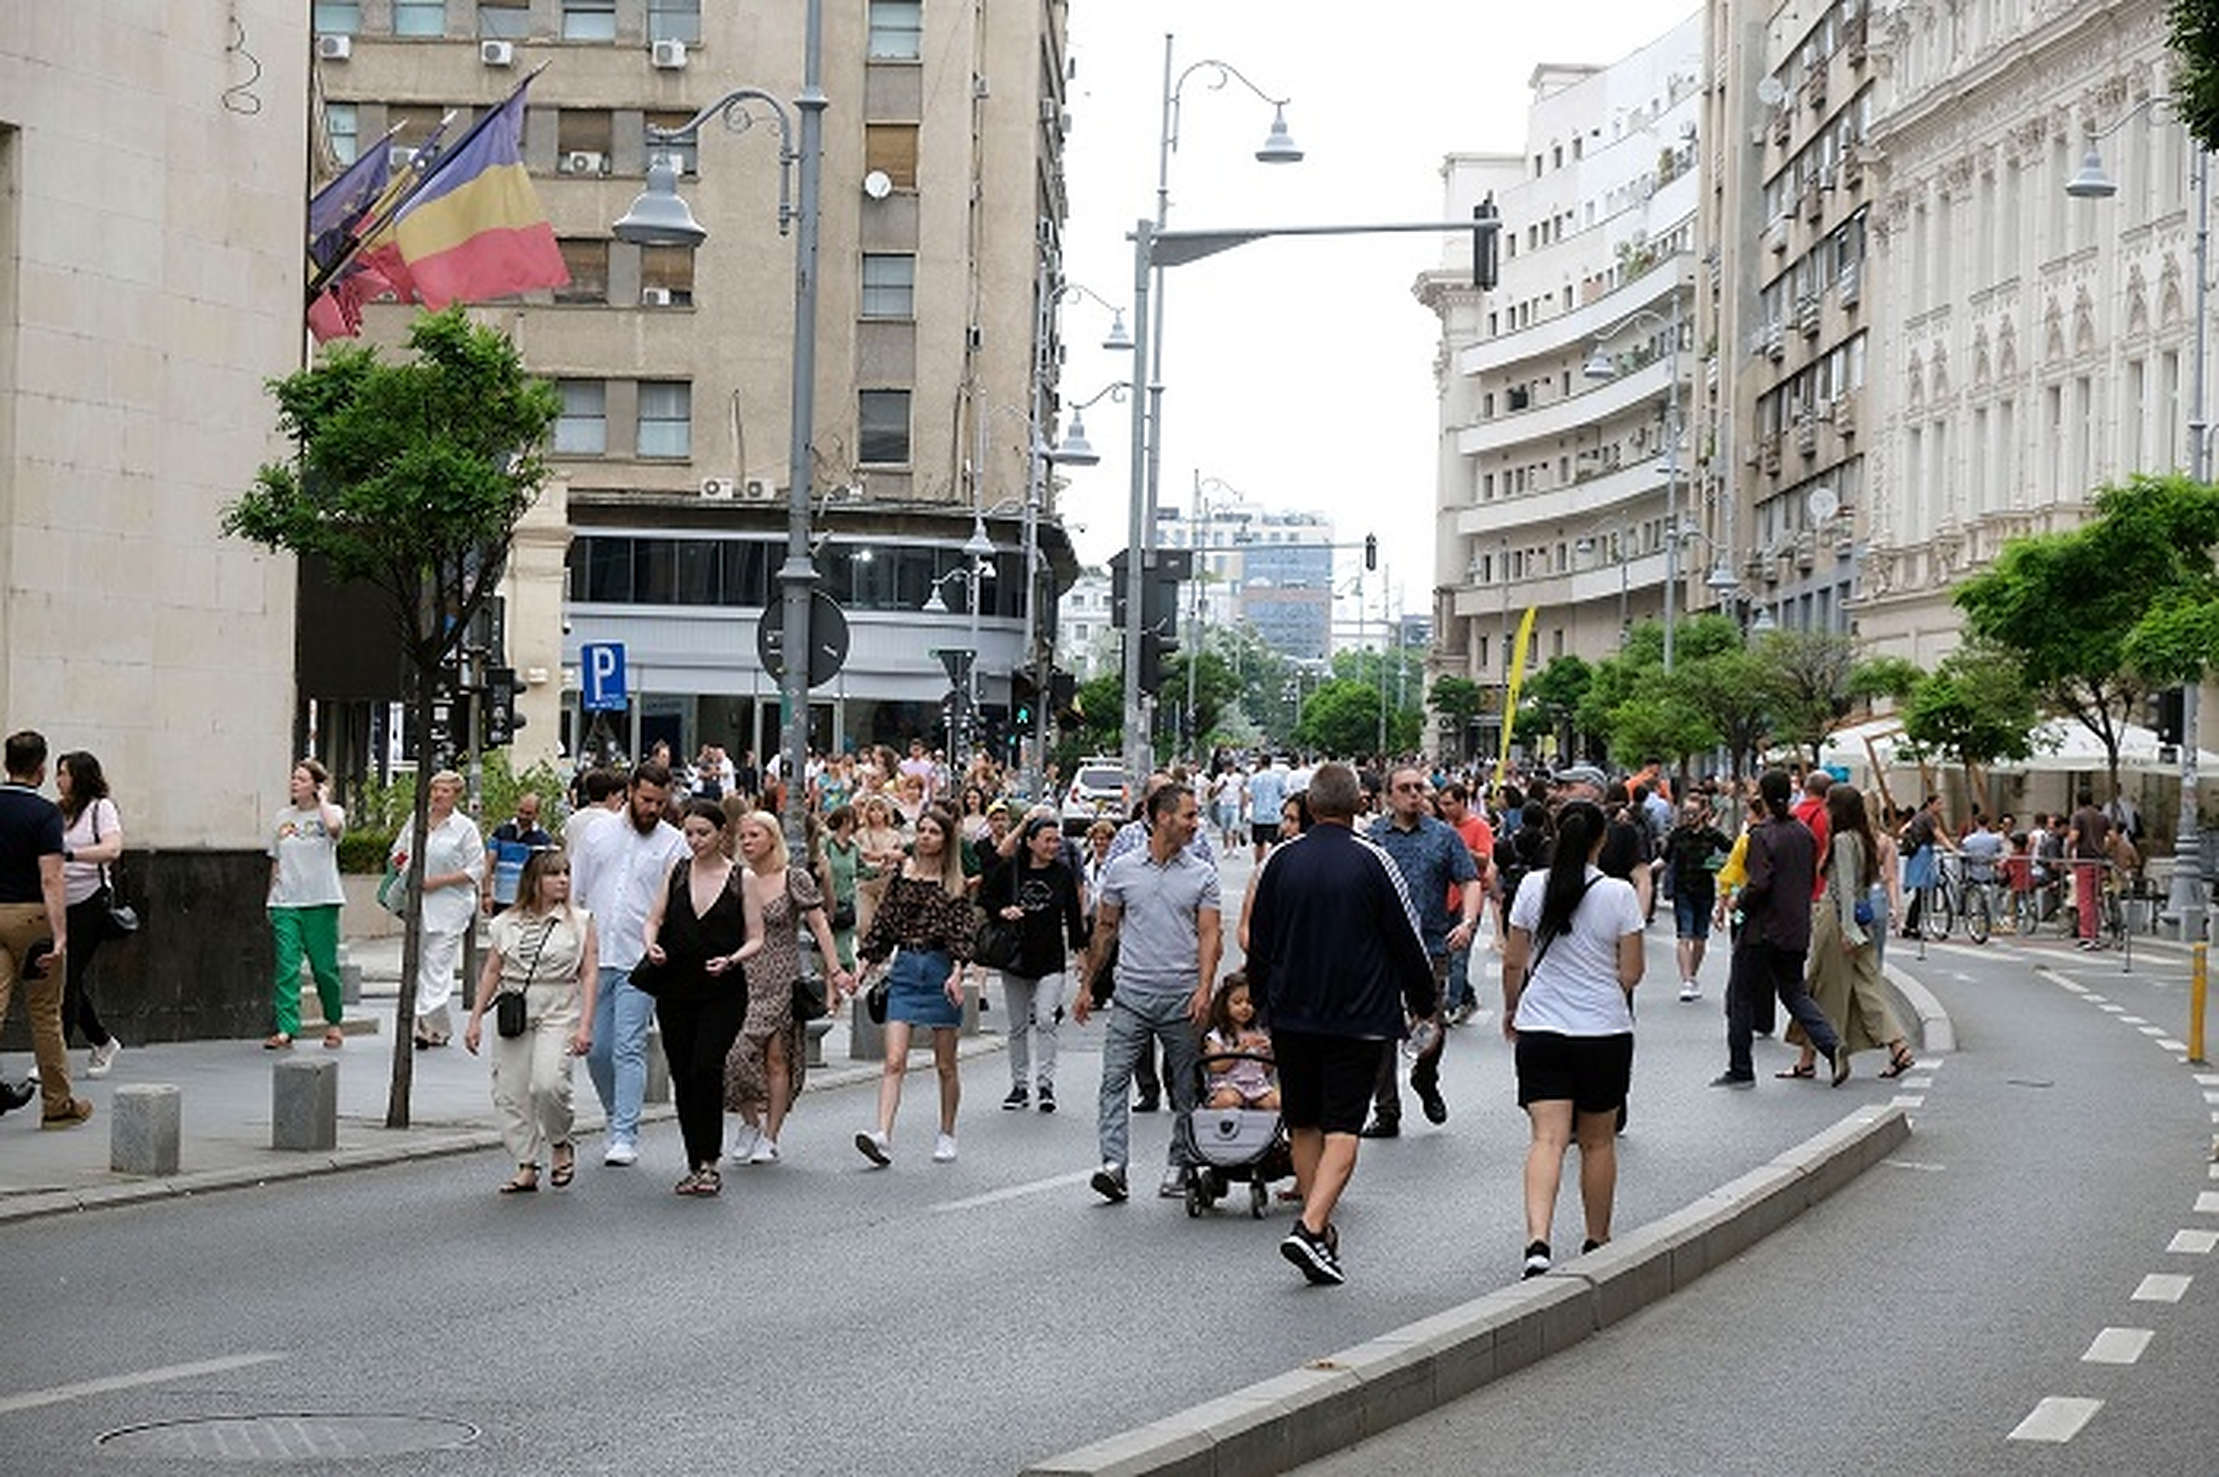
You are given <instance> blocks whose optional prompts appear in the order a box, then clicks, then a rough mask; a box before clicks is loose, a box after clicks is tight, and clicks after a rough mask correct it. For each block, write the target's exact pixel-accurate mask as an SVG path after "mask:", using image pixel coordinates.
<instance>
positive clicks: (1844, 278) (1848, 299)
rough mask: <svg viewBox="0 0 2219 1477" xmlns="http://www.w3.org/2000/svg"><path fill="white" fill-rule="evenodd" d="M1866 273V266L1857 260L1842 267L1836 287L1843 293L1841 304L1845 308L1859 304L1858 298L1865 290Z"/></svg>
mask: <svg viewBox="0 0 2219 1477" xmlns="http://www.w3.org/2000/svg"><path fill="white" fill-rule="evenodd" d="M1864 275H1865V274H1864V267H1863V266H1862V264H1860V263H1857V262H1850V263H1848V264H1847V265H1846V266H1844V267H1843V268H1842V269H1841V276H1840V277H1839V278H1838V279H1837V282H1836V287H1837V290H1838V291H1839V292H1840V294H1841V305H1842V307H1844V308H1845V309H1846V308H1854V307H1855V306H1857V300H1858V298H1859V297H1860V296H1861V295H1862V294H1863V292H1864Z"/></svg>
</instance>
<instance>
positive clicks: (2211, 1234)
mask: <svg viewBox="0 0 2219 1477" xmlns="http://www.w3.org/2000/svg"><path fill="white" fill-rule="evenodd" d="M2214 1247H2219V1231H2175V1232H2174V1233H2173V1239H2172V1240H2171V1241H2168V1242H2166V1243H2165V1249H2166V1250H2167V1251H2177V1252H2180V1253H2181V1254H2182V1255H2184V1256H2209V1255H2210V1254H2211V1251H2212V1248H2214Z"/></svg>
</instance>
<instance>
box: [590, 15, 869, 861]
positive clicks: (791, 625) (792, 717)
mask: <svg viewBox="0 0 2219 1477" xmlns="http://www.w3.org/2000/svg"><path fill="white" fill-rule="evenodd" d="M803 35H804V40H803V43H802V82H801V95H800V96H799V97H797V98H795V99H794V111H795V112H796V113H797V114H799V115H800V131H799V142H798V143H797V142H796V133H795V129H794V125H793V122H792V120H791V119H789V117H788V116H787V113H786V109H785V107H784V106H783V105H782V104H781V103H780V102H779V100H778V99H777V98H775V97H773V96H772V95H771V94H769V93H767V92H765V91H763V90H762V89H761V88H756V87H738V88H734V89H733V90H732V91H730V92H728V93H726V94H725V95H724V96H723V97H722V98H720V99H718V100H717V101H715V102H713V103H711V104H709V105H708V106H707V107H705V108H703V109H702V110H701V111H700V112H698V113H696V114H694V116H693V117H692V118H690V119H688V120H687V121H686V122H684V123H682V124H680V125H679V126H678V127H676V128H658V129H652V130H650V131H649V134H648V137H649V139H650V140H651V141H653V142H656V143H667V142H669V141H671V140H673V139H676V138H678V137H680V136H681V135H683V134H687V133H691V132H692V131H693V130H694V129H696V128H699V127H700V126H701V125H702V124H703V123H705V122H707V121H708V120H709V119H711V118H713V117H717V116H719V115H722V117H723V119H724V125H725V127H726V128H727V129H729V130H730V131H732V132H734V133H742V132H745V131H746V130H747V128H748V127H749V126H750V125H751V124H752V123H753V121H754V118H753V115H752V114H751V113H750V112H749V111H748V105H749V104H750V103H760V104H762V105H763V106H764V107H767V108H769V109H770V110H771V114H772V116H773V118H774V119H775V121H776V123H777V128H778V196H779V198H778V229H779V231H780V232H781V234H783V233H784V232H785V231H786V230H787V229H788V227H789V225H790V226H792V228H793V230H794V342H793V374H792V379H791V389H790V392H789V393H790V397H791V404H792V414H791V416H790V418H789V419H790V421H791V425H790V428H789V434H788V437H787V477H786V480H787V487H786V562H785V563H784V564H783V565H781V566H780V567H779V571H778V585H779V590H780V592H781V623H780V634H781V638H782V639H781V643H780V645H781V650H782V652H783V654H784V660H785V670H784V671H783V672H781V673H780V675H779V679H778V691H779V701H780V702H781V704H782V705H783V706H784V709H785V712H784V715H783V717H784V720H785V722H784V730H783V733H782V736H781V742H780V752H781V753H782V754H783V755H784V765H783V767H784V770H785V776H784V777H785V781H786V805H785V811H784V815H783V817H782V821H783V825H784V828H785V832H786V844H787V845H788V846H789V847H791V848H793V849H794V850H795V854H796V855H801V854H803V848H804V847H805V846H806V843H807V835H808V816H809V799H808V775H809V656H810V644H809V604H810V601H811V599H812V598H813V596H814V593H815V586H816V583H817V567H816V563H815V561H814V560H813V559H812V558H811V556H810V552H809V521H810V520H809V501H810V495H811V489H810V482H811V478H812V475H813V468H812V457H811V453H810V443H811V441H812V440H813V439H814V437H815V431H816V394H817V235H818V229H817V228H818V222H819V217H820V215H821V200H822V195H823V180H824V112H825V108H826V107H827V105H828V104H827V101H826V98H825V95H824V86H823V74H824V0H807V5H806V7H805V12H804V21H803ZM796 166H799V167H798V171H797V169H796ZM796 173H798V175H799V179H800V198H799V203H798V204H795V203H792V196H791V195H790V194H789V193H788V183H789V181H790V180H791V179H792V178H793V177H794V176H795V174H796ZM612 232H613V234H614V235H615V236H616V238H617V239H618V240H619V241H628V242H631V243H633V244H635V245H641V246H686V247H697V246H699V245H700V244H701V243H702V242H703V241H705V240H707V239H708V236H709V233H708V232H707V231H705V230H703V229H702V228H701V226H700V225H699V223H697V222H696V221H695V220H694V218H693V212H692V211H691V210H689V209H688V208H687V207H686V203H685V201H684V200H682V199H680V198H679V196H678V171H677V170H676V168H675V167H673V166H672V164H671V162H670V160H669V158H668V156H658V157H657V158H656V160H655V161H654V163H653V165H652V166H651V167H650V168H649V169H648V172H647V188H646V190H644V191H643V192H642V193H641V194H640V196H639V198H638V199H637V200H635V201H634V202H633V204H632V208H631V210H630V211H628V212H626V214H625V216H624V218H623V219H622V220H620V221H618V222H617V223H616V224H615V226H614V227H613V228H612Z"/></svg>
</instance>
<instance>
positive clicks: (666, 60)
mask: <svg viewBox="0 0 2219 1477" xmlns="http://www.w3.org/2000/svg"><path fill="white" fill-rule="evenodd" d="M647 59H648V61H649V62H651V63H653V64H654V65H655V66H657V67H660V68H662V69H663V70H664V71H666V72H680V71H684V70H685V66H686V43H685V42H683V41H667V40H666V41H658V42H656V43H655V45H654V46H653V47H652V48H651V49H650V50H649V52H648V55H647Z"/></svg>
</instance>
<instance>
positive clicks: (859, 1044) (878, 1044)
mask: <svg viewBox="0 0 2219 1477" xmlns="http://www.w3.org/2000/svg"><path fill="white" fill-rule="evenodd" d="M848 1060H849V1061H851V1062H882V1061H884V1060H886V1028H885V1027H884V1026H882V1025H880V1024H879V1023H878V1022H876V1021H874V1020H872V1019H871V1013H870V1012H869V1011H867V1010H865V1009H864V1008H863V997H862V996H861V995H858V996H856V997H855V1001H854V1003H853V1004H851V1005H850V1006H849V1007H848Z"/></svg>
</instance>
